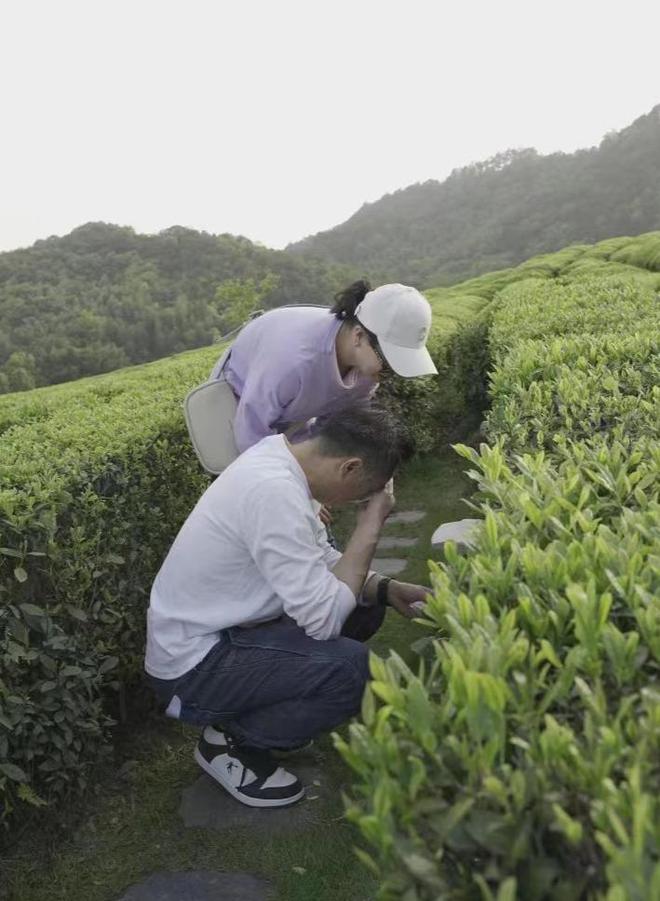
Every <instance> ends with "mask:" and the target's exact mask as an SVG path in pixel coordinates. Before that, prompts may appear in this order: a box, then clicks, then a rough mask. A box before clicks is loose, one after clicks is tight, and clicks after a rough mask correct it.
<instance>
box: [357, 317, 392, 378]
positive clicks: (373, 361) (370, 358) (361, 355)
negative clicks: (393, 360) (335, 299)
mask: <svg viewBox="0 0 660 901" xmlns="http://www.w3.org/2000/svg"><path fill="white" fill-rule="evenodd" d="M352 337H353V357H354V360H355V368H356V369H357V370H358V372H359V373H360V375H364V376H368V377H369V378H372V379H375V378H378V376H379V375H380V374H381V373H382V372H383V370H384V369H385V368H386V367H387V363H386V362H385V358H384V357H383V355H382V353H381V351H380V350H379V349H378V347H377V346H376V347H374V346H373V344H372V342H371V341H370V340H369V335H368V334H367V332H366V331H365V330H364V329H363V328H362V326H361V325H356V326H355V327H354V329H353V336H352ZM372 340H373V339H372Z"/></svg>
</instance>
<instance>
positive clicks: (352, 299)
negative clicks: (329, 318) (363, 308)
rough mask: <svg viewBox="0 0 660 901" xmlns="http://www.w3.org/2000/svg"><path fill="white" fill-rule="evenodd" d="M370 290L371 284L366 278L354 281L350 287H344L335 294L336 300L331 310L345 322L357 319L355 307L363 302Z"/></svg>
mask: <svg viewBox="0 0 660 901" xmlns="http://www.w3.org/2000/svg"><path fill="white" fill-rule="evenodd" d="M369 291H371V285H370V284H369V282H368V281H367V280H366V279H365V278H361V279H360V280H359V281H357V282H353V284H352V285H349V286H348V288H344V290H343V291H338V292H337V293H336V294H335V302H334V304H333V306H332V307H331V309H330V312H331V313H333V314H334V315H335V317H336V318H337V319H341V320H342V321H343V322H353V321H354V320H355V308H356V307H357V305H358V304H360V303H362V301H363V300H364V298H365V295H366V294H368V293H369Z"/></svg>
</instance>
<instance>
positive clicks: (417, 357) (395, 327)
mask: <svg viewBox="0 0 660 901" xmlns="http://www.w3.org/2000/svg"><path fill="white" fill-rule="evenodd" d="M355 316H356V317H357V319H358V320H359V322H360V323H361V325H363V326H364V327H365V328H366V329H369V331H370V332H373V333H374V335H375V336H376V337H377V338H378V344H379V346H380V348H381V350H382V351H383V355H384V356H385V359H386V360H387V362H388V363H389V365H390V366H391V367H392V369H393V370H394V371H395V372H396V373H398V374H399V375H403V376H405V377H406V378H413V377H415V376H418V375H431V374H432V373H436V374H437V372H438V370H437V369H436V368H435V364H434V363H433V360H432V359H431V355H430V353H429V352H428V350H427V349H426V339H427V338H428V335H429V329H430V328H431V306H430V304H429V302H428V300H427V299H426V298H425V297H424V295H423V294H420V293H419V291H417V290H416V289H415V288H410V287H409V286H408V285H397V284H395V285H381V286H380V287H379V288H374V290H373V291H369V292H368V293H367V294H365V296H364V299H363V300H362V302H361V303H359V304H358V305H357V307H356V308H355Z"/></svg>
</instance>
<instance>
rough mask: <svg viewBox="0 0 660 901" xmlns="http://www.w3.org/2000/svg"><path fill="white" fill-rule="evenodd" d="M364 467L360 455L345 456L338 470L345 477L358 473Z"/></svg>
mask: <svg viewBox="0 0 660 901" xmlns="http://www.w3.org/2000/svg"><path fill="white" fill-rule="evenodd" d="M363 469H364V463H363V462H362V460H361V459H360V457H347V458H346V459H345V460H343V461H342V463H341V466H340V467H339V471H340V473H341V475H342V476H343V477H344V478H345V477H346V476H356V475H359V474H360V473H361V472H362V470H363Z"/></svg>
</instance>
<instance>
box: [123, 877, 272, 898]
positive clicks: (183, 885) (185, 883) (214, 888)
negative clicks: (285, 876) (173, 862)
mask: <svg viewBox="0 0 660 901" xmlns="http://www.w3.org/2000/svg"><path fill="white" fill-rule="evenodd" d="M272 898H274V891H273V886H272V885H270V883H268V882H266V881H265V880H264V879H259V878H257V877H256V876H252V875H251V874H250V873H214V872H212V871H210V870H187V871H183V872H173V873H167V872H160V873H153V874H152V875H151V876H149V878H148V879H145V881H144V882H140V883H138V885H133V886H131V887H130V888H129V890H128V891H127V892H126V894H125V895H123V896H122V897H121V898H120V899H119V901H270V899H272Z"/></svg>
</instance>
